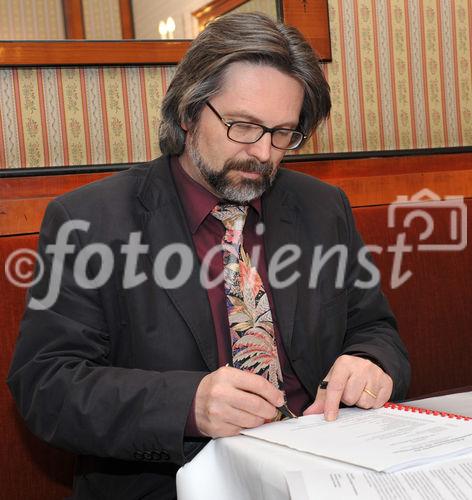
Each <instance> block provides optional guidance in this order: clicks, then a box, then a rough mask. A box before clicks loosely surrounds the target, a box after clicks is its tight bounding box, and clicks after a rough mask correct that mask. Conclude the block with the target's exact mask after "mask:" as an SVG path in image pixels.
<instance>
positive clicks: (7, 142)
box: [0, 67, 175, 168]
mask: <svg viewBox="0 0 472 500" xmlns="http://www.w3.org/2000/svg"><path fill="white" fill-rule="evenodd" d="M174 69H175V68H174V67H167V68H166V67H144V68H142V67H141V68H138V67H127V68H120V67H105V68H98V67H87V68H61V69H54V68H43V69H2V70H0V166H2V167H3V168H5V167H25V166H26V167H34V166H64V165H66V166H67V165H98V164H105V163H106V164H109V163H127V162H135V161H141V160H144V159H148V158H149V159H150V158H155V157H156V156H158V154H159V150H158V145H157V134H156V131H157V128H158V122H159V114H160V109H159V108H160V103H161V100H162V96H163V94H164V92H165V91H166V89H167V85H168V83H169V81H170V80H171V78H172V76H173V72H174Z"/></svg>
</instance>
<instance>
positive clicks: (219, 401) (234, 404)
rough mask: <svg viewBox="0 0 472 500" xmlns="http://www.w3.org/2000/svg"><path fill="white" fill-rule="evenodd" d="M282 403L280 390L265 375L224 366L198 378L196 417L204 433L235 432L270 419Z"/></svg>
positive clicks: (212, 434) (228, 434)
mask: <svg viewBox="0 0 472 500" xmlns="http://www.w3.org/2000/svg"><path fill="white" fill-rule="evenodd" d="M283 403H284V396H283V393H282V392H281V391H279V390H278V389H276V388H275V387H274V386H273V385H272V384H271V383H270V382H269V381H268V380H266V379H265V378H264V377H261V376H260V375H255V374H254V373H249V372H245V371H242V370H238V369H237V368H231V367H228V366H224V367H222V368H219V369H218V370H216V371H215V372H212V373H210V374H209V375H207V376H206V377H204V378H203V379H202V381H201V382H200V385H199V386H198V388H197V392H196V395H195V421H196V424H197V428H198V430H199V431H200V432H201V433H202V434H203V435H205V436H209V437H212V438H216V437H225V436H235V435H236V434H239V432H240V431H241V429H249V428H252V427H257V426H259V425H262V424H263V423H264V422H266V421H267V420H272V419H273V418H274V417H275V416H276V414H277V410H276V407H277V406H281V405H282V404H283Z"/></svg>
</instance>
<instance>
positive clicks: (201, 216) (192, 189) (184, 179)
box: [171, 156, 262, 234]
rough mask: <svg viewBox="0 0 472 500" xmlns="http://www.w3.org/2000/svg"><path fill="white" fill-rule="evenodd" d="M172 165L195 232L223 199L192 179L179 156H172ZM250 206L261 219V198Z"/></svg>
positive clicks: (183, 202) (181, 197) (179, 192)
mask: <svg viewBox="0 0 472 500" xmlns="http://www.w3.org/2000/svg"><path fill="white" fill-rule="evenodd" d="M171 166H172V174H173V176H174V181H175V184H176V186H177V192H178V194H179V197H180V199H181V201H182V204H183V206H184V211H185V215H186V218H187V222H188V225H189V229H190V231H191V233H192V234H195V232H196V231H197V229H198V228H199V227H200V224H201V223H202V222H203V221H204V220H205V218H206V217H207V216H208V214H209V213H210V212H211V211H212V210H213V208H214V207H215V206H216V205H217V204H218V203H220V202H221V201H222V200H220V199H219V198H218V197H216V196H215V195H214V194H213V193H211V192H210V191H208V190H207V189H205V188H204V187H203V186H202V185H201V184H199V183H198V182H197V181H195V180H194V179H192V178H191V177H190V176H189V175H188V174H187V172H185V170H184V168H183V167H182V165H181V164H180V161H179V159H178V157H177V156H172V158H171ZM249 206H250V207H252V208H253V209H254V210H255V211H256V214H257V219H258V220H259V219H260V217H261V210H262V203H261V198H260V197H259V198H256V199H255V200H251V201H250V202H249Z"/></svg>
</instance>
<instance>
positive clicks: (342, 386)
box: [303, 354, 393, 420]
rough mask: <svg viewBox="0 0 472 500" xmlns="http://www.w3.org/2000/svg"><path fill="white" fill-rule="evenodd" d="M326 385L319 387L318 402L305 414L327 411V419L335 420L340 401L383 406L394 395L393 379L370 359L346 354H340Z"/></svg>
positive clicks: (366, 405) (372, 406)
mask: <svg viewBox="0 0 472 500" xmlns="http://www.w3.org/2000/svg"><path fill="white" fill-rule="evenodd" d="M324 380H327V381H328V387H327V388H326V389H321V388H318V392H317V394H316V399H315V402H314V403H313V404H312V405H311V406H309V407H308V408H307V409H306V410H305V411H304V412H303V415H312V414H315V413H324V415H325V419H326V420H335V419H336V418H337V416H338V411H339V404H340V402H343V403H344V404H346V405H348V406H359V407H360V408H365V409H368V408H380V407H382V406H383V405H384V404H385V403H386V402H387V401H388V400H389V398H390V396H391V394H392V389H393V381H392V379H391V378H390V377H389V376H388V375H387V374H386V373H385V372H384V371H383V370H382V368H380V367H379V366H377V365H376V364H374V363H372V361H369V360H368V359H363V358H360V357H358V356H351V355H348V354H344V355H342V356H340V357H339V358H338V359H337V360H336V361H335V363H334V364H333V366H332V367H331V369H330V370H329V372H328V374H327V375H326V377H325V378H324Z"/></svg>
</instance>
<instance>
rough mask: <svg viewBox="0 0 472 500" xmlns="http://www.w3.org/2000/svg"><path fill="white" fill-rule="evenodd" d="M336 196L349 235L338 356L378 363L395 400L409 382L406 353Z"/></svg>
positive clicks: (348, 211) (349, 214) (346, 205)
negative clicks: (343, 329)
mask: <svg viewBox="0 0 472 500" xmlns="http://www.w3.org/2000/svg"><path fill="white" fill-rule="evenodd" d="M340 193H341V198H342V202H343V204H344V209H345V213H346V217H347V221H348V232H349V234H348V238H349V242H348V248H349V255H348V268H347V275H346V289H347V294H348V295H347V296H348V313H347V314H348V317H347V331H346V335H345V342H344V348H343V353H342V354H352V355H356V356H360V357H364V358H367V359H371V360H372V361H373V362H375V363H376V364H378V365H379V366H380V367H381V368H382V369H383V370H384V371H385V372H386V373H387V374H388V375H390V377H391V378H392V380H393V392H392V396H391V400H394V401H398V400H401V399H404V398H405V397H406V394H407V391H408V386H409V383H410V364H409V361H408V354H407V351H406V348H405V346H404V344H403V342H402V340H401V338H400V336H399V334H398V331H397V323H396V320H395V317H394V315H393V313H392V311H391V309H390V306H389V304H388V301H387V299H386V297H385V296H384V294H383V292H382V290H381V288H380V283H379V282H377V283H375V282H373V283H369V282H370V281H375V280H373V275H372V274H371V272H370V271H369V270H368V269H367V266H366V264H365V263H366V262H368V263H369V266H373V265H374V264H373V263H372V259H371V256H370V255H369V254H366V255H365V257H366V260H365V262H362V260H361V259H359V255H360V252H361V253H362V249H363V247H364V243H363V241H362V239H361V237H360V235H359V233H358V231H357V229H356V227H355V222H354V218H353V215H352V210H351V208H350V205H349V202H348V200H347V197H346V195H345V194H344V193H343V192H342V191H341V190H340ZM377 281H380V280H377ZM367 283H368V285H367ZM364 284H366V285H364Z"/></svg>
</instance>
